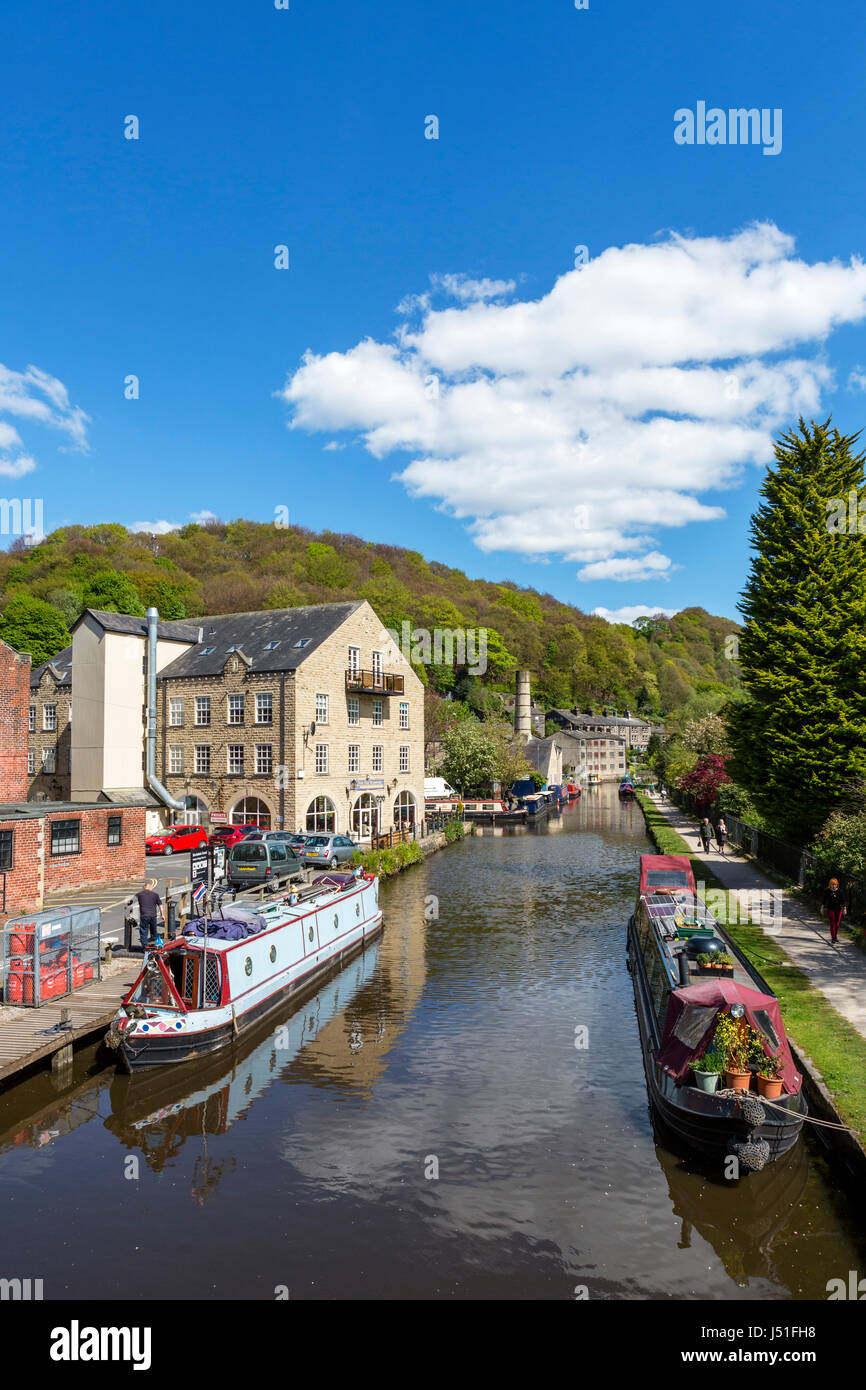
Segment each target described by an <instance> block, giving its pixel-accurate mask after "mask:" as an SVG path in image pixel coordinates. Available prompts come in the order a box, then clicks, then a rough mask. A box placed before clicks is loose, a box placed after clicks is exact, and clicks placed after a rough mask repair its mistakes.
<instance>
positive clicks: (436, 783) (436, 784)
mask: <svg viewBox="0 0 866 1390" xmlns="http://www.w3.org/2000/svg"><path fill="white" fill-rule="evenodd" d="M456 795H457V792H456V791H455V790H454V788H453V787H452V786H451V784H450V783H449V782H446V781H445V778H444V777H425V778H424V800H425V801H429V800H436V799H439V798H447V797H450V796H456Z"/></svg>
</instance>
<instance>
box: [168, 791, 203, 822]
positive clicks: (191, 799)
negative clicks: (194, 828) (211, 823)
mask: <svg viewBox="0 0 866 1390" xmlns="http://www.w3.org/2000/svg"><path fill="white" fill-rule="evenodd" d="M183 805H184V809H183V810H182V811H175V812H174V816H173V821H174V824H175V825H204V824H205V823H206V822H207V821H208V820H210V811H209V810H208V808H207V806H206V805H205V803H204V802H203V801H202V799H201V797H200V796H185V797H183Z"/></svg>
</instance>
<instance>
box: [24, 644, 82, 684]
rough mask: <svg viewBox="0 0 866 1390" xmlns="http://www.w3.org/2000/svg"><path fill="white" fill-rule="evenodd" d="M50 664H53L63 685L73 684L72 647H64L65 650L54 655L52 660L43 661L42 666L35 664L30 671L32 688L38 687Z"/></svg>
mask: <svg viewBox="0 0 866 1390" xmlns="http://www.w3.org/2000/svg"><path fill="white" fill-rule="evenodd" d="M49 666H53V668H54V670H55V671H56V672H57V673H58V675H59V677H60V684H61V685H71V684H72V648H71V647H64V648H63V651H62V652H58V653H57V655H56V656H52V658H51V660H50V661H43V663H42V665H41V666H34V668H33V670H32V671H31V672H30V689H31V690H35V689H36V688H37V686H38V685H39V682H40V681H41V679H42V677H43V676H44V674H45V672H46V671H47V670H48V668H49Z"/></svg>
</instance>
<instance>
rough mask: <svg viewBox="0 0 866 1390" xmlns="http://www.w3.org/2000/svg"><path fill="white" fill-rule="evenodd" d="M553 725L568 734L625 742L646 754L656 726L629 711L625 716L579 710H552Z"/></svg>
mask: <svg viewBox="0 0 866 1390" xmlns="http://www.w3.org/2000/svg"><path fill="white" fill-rule="evenodd" d="M547 718H548V720H550V722H551V723H553V724H556V725H558V726H559V728H560V729H563V730H565V731H566V732H568V733H573V734H577V735H578V736H580V735H583V736H584V737H589V736H590V735H592V736H593V737H594V738H595V737H597V736H598V735H599V734H601V735H603V736H607V737H608V738H621V739H624V740H625V743H626V746H627V747H628V748H633V749H635V750H636V751H638V752H641V753H643V752H646V747H647V744H648V743H649V741H650V736H651V734H652V733H653V731H654V728H655V726H654V725H652V724H648V723H647V721H646V720H645V719H636V718H634V716H633V715H631V714H630V713H629V712H628V711H626V713H625V714H622V715H621V714H581V713H580V711H579V710H569V709H551V710H548V711H547Z"/></svg>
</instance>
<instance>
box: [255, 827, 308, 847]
mask: <svg viewBox="0 0 866 1390" xmlns="http://www.w3.org/2000/svg"><path fill="white" fill-rule="evenodd" d="M244 838H245V839H247V840H281V841H282V843H283V844H284V845H291V846H292V847H293V848H294V849H297V847H298V846H299V845H303V844H305V843H306V841H307V840H308V839H309V838H310V837H309V835H296V834H295V832H294V831H293V830H254V831H253V833H252V835H246V836H244Z"/></svg>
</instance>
